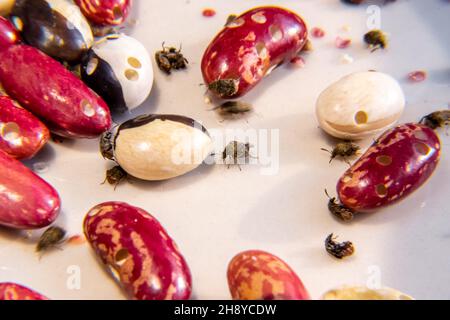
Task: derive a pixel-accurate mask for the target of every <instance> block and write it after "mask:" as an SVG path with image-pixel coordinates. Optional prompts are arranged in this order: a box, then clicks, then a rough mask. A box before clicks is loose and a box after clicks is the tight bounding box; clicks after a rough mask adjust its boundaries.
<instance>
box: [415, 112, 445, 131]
mask: <svg viewBox="0 0 450 320" xmlns="http://www.w3.org/2000/svg"><path fill="white" fill-rule="evenodd" d="M420 123H421V124H424V125H426V126H427V127H429V128H431V129H433V130H435V129H437V128H443V127H444V126H448V125H449V123H450V110H442V111H436V112H433V113H430V114H429V115H427V116H425V117H423V118H422V119H421V120H420Z"/></svg>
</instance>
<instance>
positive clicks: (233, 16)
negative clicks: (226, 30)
mask: <svg viewBox="0 0 450 320" xmlns="http://www.w3.org/2000/svg"><path fill="white" fill-rule="evenodd" d="M236 18H237V15H235V14H230V15H229V16H228V18H227V21H226V22H225V27H227V26H228V25H229V24H230V23H232V22H233V21H234V20H236Z"/></svg>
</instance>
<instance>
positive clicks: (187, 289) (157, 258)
mask: <svg viewBox="0 0 450 320" xmlns="http://www.w3.org/2000/svg"><path fill="white" fill-rule="evenodd" d="M84 233H85V235H86V238H87V239H88V241H89V243H90V244H91V246H92V247H93V249H94V250H95V252H96V253H97V255H98V256H99V257H100V258H101V260H102V261H103V263H104V264H106V266H107V267H108V268H109V270H110V271H111V273H112V275H113V276H114V277H115V279H116V280H117V281H119V282H120V284H121V286H122V287H123V288H124V289H125V291H126V292H127V293H128V294H129V295H130V296H131V297H132V298H133V299H136V300H185V299H189V297H190V295H191V273H190V271H189V267H188V265H187V263H186V261H185V260H184V258H183V256H182V255H181V253H180V252H179V251H178V248H177V246H176V244H175V242H174V241H173V240H172V239H171V238H170V236H169V235H168V234H167V232H166V231H165V230H164V228H163V227H162V226H161V224H160V223H159V222H158V221H157V220H156V219H155V218H154V217H152V216H151V215H150V214H149V213H147V212H146V211H144V210H142V209H140V208H137V207H133V206H130V205H128V204H126V203H123V202H106V203H102V204H99V205H98V206H96V207H94V208H92V209H91V210H90V211H89V212H88V214H87V215H86V218H85V220H84Z"/></svg>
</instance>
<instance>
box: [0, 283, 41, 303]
mask: <svg viewBox="0 0 450 320" xmlns="http://www.w3.org/2000/svg"><path fill="white" fill-rule="evenodd" d="M0 300H2V301H4V300H11V301H12V300H48V298H47V297H45V296H43V295H42V294H40V293H37V292H36V291H33V290H31V289H28V288H27V287H24V286H21V285H19V284H15V283H9V282H7V283H0Z"/></svg>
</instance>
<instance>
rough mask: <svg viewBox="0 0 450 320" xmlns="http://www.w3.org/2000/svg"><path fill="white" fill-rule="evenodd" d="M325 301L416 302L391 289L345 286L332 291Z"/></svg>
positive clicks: (324, 296)
mask: <svg viewBox="0 0 450 320" xmlns="http://www.w3.org/2000/svg"><path fill="white" fill-rule="evenodd" d="M322 299H323V300H414V298H412V297H410V296H408V295H406V294H404V293H402V292H400V291H397V290H394V289H391V288H381V289H369V288H367V287H350V286H345V287H341V288H338V289H334V290H330V291H328V292H327V293H325V294H324V295H323V297H322Z"/></svg>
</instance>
